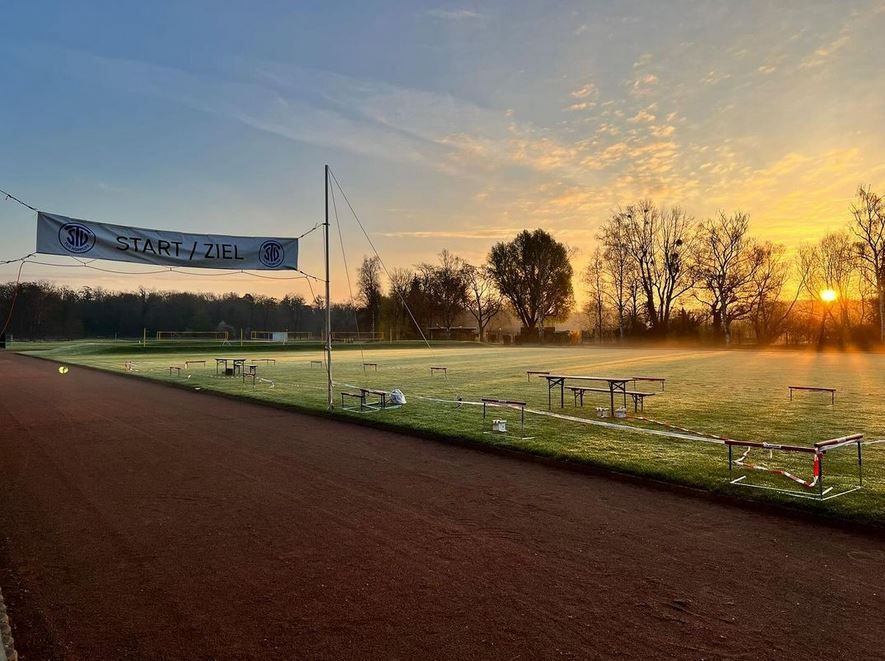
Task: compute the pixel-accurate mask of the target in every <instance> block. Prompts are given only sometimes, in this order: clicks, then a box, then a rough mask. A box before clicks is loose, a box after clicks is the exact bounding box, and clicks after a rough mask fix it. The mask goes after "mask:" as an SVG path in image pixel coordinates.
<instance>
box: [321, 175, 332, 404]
mask: <svg viewBox="0 0 885 661" xmlns="http://www.w3.org/2000/svg"><path fill="white" fill-rule="evenodd" d="M325 194H326V222H325V223H324V226H323V227H324V230H325V231H324V232H323V234H324V235H325V244H326V381H327V382H326V394H327V395H328V396H327V398H326V405H327V408H328V410H329V411H331V410H332V299H331V283H330V277H329V271H330V269H329V166H328V165H326V167H325Z"/></svg>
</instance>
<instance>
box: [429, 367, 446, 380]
mask: <svg viewBox="0 0 885 661" xmlns="http://www.w3.org/2000/svg"><path fill="white" fill-rule="evenodd" d="M436 372H442V373H443V374H444V375H445V376H446V378H448V376H449V368H448V367H443V366H442V365H433V366H431V368H430V376H433V375H434V374H435V373H436Z"/></svg>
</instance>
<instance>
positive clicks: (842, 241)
mask: <svg viewBox="0 0 885 661" xmlns="http://www.w3.org/2000/svg"><path fill="white" fill-rule="evenodd" d="M846 215H847V218H846V220H847V222H846V224H845V226H844V227H843V228H841V229H838V230H835V231H832V232H830V233H828V234H827V235H825V236H824V237H823V238H821V239H820V240H819V241H817V242H814V243H805V244H802V245H801V246H800V248H799V250H798V253H797V254H796V255H788V253H787V251H786V249H785V247H784V246H783V245H781V244H778V243H774V242H771V241H765V240H761V239H759V238H757V237H755V236H753V235H752V234H751V232H750V218H749V216H748V215H747V214H745V213H742V212H740V211H735V212H731V213H727V212H724V211H723V212H720V213H719V214H717V215H716V216H714V217H711V218H706V219H702V220H700V221H697V220H695V219H694V218H692V217H691V216H690V215H689V214H688V213H687V212H686V211H685V210H684V209H682V208H680V207H678V206H673V207H662V206H661V205H658V204H656V203H655V202H654V201H652V200H640V201H638V202H635V203H633V204H629V205H626V206H624V207H621V208H618V209H616V210H615V211H613V212H612V213H611V214H610V215H609V217H607V218H606V219H605V220H604V222H603V223H602V225H601V228H600V230H599V232H598V235H597V245H596V247H595V248H594V249H593V251H592V253H591V254H590V255H589V263H588V265H587V267H586V268H585V269H584V271H583V273H582V274H581V278H580V281H581V283H582V284H583V286H584V293H585V297H584V298H585V300H586V304H585V305H584V307H583V309H582V310H576V309H575V292H574V282H573V281H574V279H575V277H574V276H575V274H574V269H573V266H572V261H573V259H574V256H575V252H574V251H573V250H572V249H570V248H569V247H568V246H566V245H565V244H563V243H562V242H559V241H557V240H556V239H555V238H554V237H553V236H552V235H551V234H549V233H548V232H546V231H544V230H542V229H536V230H533V231H529V230H523V231H522V232H520V233H519V234H517V235H516V236H515V237H514V238H513V239H512V240H510V241H502V242H499V243H496V244H495V245H493V246H492V248H491V249H490V251H489V253H488V255H487V257H486V260H485V261H484V262H483V263H482V264H470V263H468V262H467V261H466V260H464V259H462V258H460V257H458V256H457V255H454V254H453V253H451V252H450V251H448V250H443V251H442V252H441V253H440V254H439V255H437V258H436V259H435V260H434V261H433V262H427V263H420V264H416V265H414V266H412V267H408V268H404V267H395V268H391V269H389V270H388V269H387V267H386V266H385V265H384V264H383V263H382V261H381V260H380V258H379V257H377V256H372V257H365V258H364V259H363V261H362V263H361V264H360V266H359V268H358V269H357V273H356V276H357V277H356V292H355V293H354V297H353V300H351V301H346V302H344V303H337V304H335V305H333V324H332V325H333V330H335V331H347V332H356V331H360V332H361V333H372V334H374V335H375V336H377V337H384V338H389V339H394V340H402V339H419V338H421V337H424V336H430V335H431V334H432V333H434V331H435V332H436V333H437V334H436V335H434V336H435V337H440V333H441V335H442V336H443V337H447V336H454V335H452V334H453V333H454V332H455V330H456V329H457V328H458V327H460V326H469V327H471V328H474V329H476V333H477V336H478V339H480V340H486V339H487V333H488V331H489V329H490V328H491V327H492V326H494V327H504V328H508V329H511V332H512V333H513V334H518V335H519V336H521V337H522V338H523V339H524V340H526V341H543V339H544V337H545V334H544V329H545V327H548V326H549V325H551V324H554V323H556V322H562V321H564V320H566V319H568V318H570V316H571V315H574V314H575V313H580V314H581V318H582V322H583V323H582V326H583V327H584V329H585V335H586V336H587V337H588V338H590V339H592V340H594V341H597V342H603V341H629V340H638V339H654V340H663V339H668V338H690V339H694V340H702V341H708V342H715V343H724V344H731V343H735V342H752V343H757V344H763V345H767V344H772V343H775V342H787V343H795V344H811V343H822V342H826V341H836V342H839V343H854V344H869V343H873V342H885V204H883V201H882V198H881V196H880V195H878V194H877V193H875V192H874V191H873V190H872V189H871V188H869V187H860V188H859V189H858V190H857V195H856V196H855V198H854V201H853V203H852V204H851V206H850V208H849V209H848V211H847V214H846ZM14 299H15V300H16V303H15V305H16V308H15V313H14V314H13V315H12V316H11V318H10V323H9V328H8V331H7V332H8V333H12V334H14V335H15V336H17V337H23V338H24V337H28V338H40V337H58V338H74V337H112V336H115V335H116V336H120V337H138V336H140V335H141V333H142V330H143V329H144V328H148V329H152V330H191V331H218V330H227V331H228V332H229V333H230V335H231V336H232V337H236V336H237V334H238V333H239V332H243V333H244V334H245V335H246V336H247V337H248V333H249V331H251V330H288V331H299V332H310V333H314V334H315V335H316V336H318V337H319V336H320V335H321V333H322V329H323V323H324V320H323V307H324V301H323V300H322V298H320V297H317V298H316V299H314V300H310V301H308V300H305V299H304V298H303V297H302V296H299V295H296V294H289V295H287V296H284V297H282V298H273V297H268V296H259V295H251V294H245V295H238V294H225V295H211V294H198V293H183V292H162V291H161V292H157V291H148V290H146V289H144V288H139V289H138V290H137V291H135V292H110V291H106V290H102V289H96V288H91V287H83V288H81V289H77V290H74V289H70V288H66V287H58V286H55V285H53V284H51V283H47V282H26V283H22V284H21V285H20V286H19V287H18V288H17V291H16V285H15V283H7V284H5V285H2V286H0V322H2V321H3V319H5V318H6V317H7V315H8V310H9V308H10V304H11V302H12V301H13V300H14ZM572 318H573V317H572ZM459 337H460V336H459ZM496 339H497V338H496Z"/></svg>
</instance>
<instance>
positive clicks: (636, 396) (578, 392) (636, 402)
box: [566, 386, 654, 415]
mask: <svg viewBox="0 0 885 661" xmlns="http://www.w3.org/2000/svg"><path fill="white" fill-rule="evenodd" d="M566 388H568V389H569V390H571V391H572V395H573V396H574V398H575V407H577V406H579V405H580V406H581V407H583V406H584V393H585V392H600V393H605V394H606V395H608V394H610V392H611V391H610V390H609V389H608V388H588V387H587V386H566ZM624 394H625V395H627V396H629V397H630V398H631V399H632V400H633V412H634V413H637V412H639V411H643V410H645V398H646V397H654V393H653V392H641V391H639V390H627V391H625V392H624ZM611 413H612V415H614V413H615V412H614V411H612V412H611Z"/></svg>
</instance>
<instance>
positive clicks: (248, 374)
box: [243, 365, 258, 388]
mask: <svg viewBox="0 0 885 661" xmlns="http://www.w3.org/2000/svg"><path fill="white" fill-rule="evenodd" d="M257 377H258V366H257V365H246V369H245V371H244V372H243V383H246V379H252V387H253V388H254V387H255V379H256V378H257Z"/></svg>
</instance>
